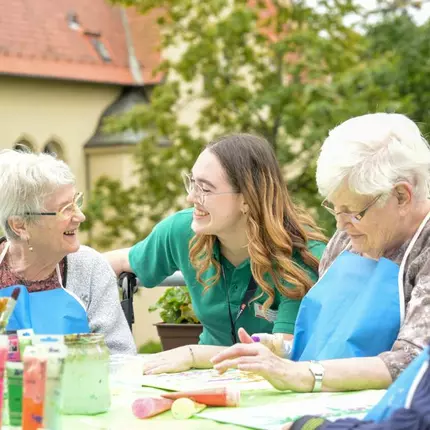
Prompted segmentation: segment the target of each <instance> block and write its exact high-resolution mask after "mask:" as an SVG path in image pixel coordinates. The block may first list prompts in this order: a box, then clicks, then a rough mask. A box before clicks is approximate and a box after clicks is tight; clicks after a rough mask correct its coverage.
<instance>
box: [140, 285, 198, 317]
mask: <svg viewBox="0 0 430 430" xmlns="http://www.w3.org/2000/svg"><path fill="white" fill-rule="evenodd" d="M148 310H149V312H154V311H157V310H159V311H160V317H161V319H162V320H163V322H165V323H171V324H182V323H190V324H199V320H198V319H197V317H196V315H195V313H194V311H193V308H192V305H191V298H190V293H189V292H188V288H187V287H170V288H167V289H166V291H165V293H164V294H163V295H162V296H161V297H160V298H159V299H158V300H157V302H156V303H155V305H152V306H150V307H149V308H148Z"/></svg>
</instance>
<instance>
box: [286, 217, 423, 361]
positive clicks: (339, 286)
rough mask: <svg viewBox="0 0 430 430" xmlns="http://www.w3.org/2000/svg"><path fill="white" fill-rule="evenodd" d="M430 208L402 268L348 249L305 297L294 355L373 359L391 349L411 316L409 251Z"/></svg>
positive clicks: (300, 311)
mask: <svg viewBox="0 0 430 430" xmlns="http://www.w3.org/2000/svg"><path fill="white" fill-rule="evenodd" d="M429 219H430V212H429V213H428V214H427V216H426V217H425V218H424V220H423V221H422V223H421V225H420V226H419V228H418V229H417V231H416V233H415V235H414V237H413V238H412V240H411V241H410V243H409V245H408V248H407V249H406V252H405V255H404V256H403V259H402V262H401V265H400V268H399V266H398V265H397V264H395V263H394V262H392V261H391V260H388V259H386V258H380V259H379V260H372V259H370V258H365V257H361V256H360V255H357V254H354V253H352V252H349V251H344V252H342V253H341V254H340V255H339V256H338V257H337V258H336V259H335V260H334V262H333V263H332V265H331V266H330V267H329V268H328V269H327V271H326V273H325V274H324V275H323V276H322V277H321V278H320V280H319V281H318V282H317V283H316V284H315V285H314V286H313V287H312V288H311V290H310V291H309V292H308V293H307V294H306V296H305V297H304V298H303V300H302V303H301V305H300V309H299V313H298V315H297V319H296V325H295V329H294V341H293V348H292V352H291V359H292V360H295V361H303V360H330V359H336V358H352V357H372V356H375V355H378V354H380V353H381V352H384V351H389V350H390V349H391V347H392V346H393V343H394V341H395V340H396V338H397V336H398V333H399V329H400V326H401V324H403V319H404V315H405V300H404V290H403V274H404V268H405V264H406V260H407V258H408V255H409V253H410V252H411V249H412V247H413V246H414V244H415V242H416V240H417V239H418V237H419V235H420V234H421V232H422V230H423V228H424V227H425V226H426V224H427V221H428V220H429Z"/></svg>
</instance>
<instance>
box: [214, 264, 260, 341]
mask: <svg viewBox="0 0 430 430" xmlns="http://www.w3.org/2000/svg"><path fill="white" fill-rule="evenodd" d="M221 270H222V279H223V284H224V288H225V294H226V297H227V306H228V316H229V319H230V328H231V339H232V341H233V344H235V343H237V336H236V328H235V324H236V323H237V320H238V319H239V318H240V316H241V315H242V314H243V311H244V310H245V309H246V307H247V306H248V305H249V302H250V301H251V299H252V297H253V296H254V294H255V292H256V291H257V284H256V283H255V280H254V277H253V276H252V275H251V279H250V280H249V283H248V288H247V289H246V292H245V295H244V296H243V300H242V303H241V304H240V306H239V310H238V311H237V314H236V318H235V319H234V320H233V316H232V314H231V308H230V295H229V294H228V287H227V281H226V278H225V272H224V267H222V266H221Z"/></svg>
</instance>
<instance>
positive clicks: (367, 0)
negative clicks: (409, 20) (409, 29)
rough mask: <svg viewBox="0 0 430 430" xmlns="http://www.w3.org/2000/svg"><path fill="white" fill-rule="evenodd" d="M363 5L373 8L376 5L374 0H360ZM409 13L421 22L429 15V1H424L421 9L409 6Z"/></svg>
mask: <svg viewBox="0 0 430 430" xmlns="http://www.w3.org/2000/svg"><path fill="white" fill-rule="evenodd" d="M360 3H361V4H362V6H363V7H365V8H369V9H374V8H375V7H376V6H377V1H376V0H360ZM411 14H412V16H413V17H414V19H415V21H416V22H417V23H418V24H422V23H424V22H425V21H427V19H428V18H429V17H430V3H424V4H423V6H422V7H421V9H419V10H417V9H414V8H411Z"/></svg>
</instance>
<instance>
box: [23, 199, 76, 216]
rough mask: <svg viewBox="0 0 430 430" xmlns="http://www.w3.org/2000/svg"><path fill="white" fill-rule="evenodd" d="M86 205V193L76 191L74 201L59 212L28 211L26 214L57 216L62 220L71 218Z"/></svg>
mask: <svg viewBox="0 0 430 430" xmlns="http://www.w3.org/2000/svg"><path fill="white" fill-rule="evenodd" d="M83 205H84V193H76V194H75V197H74V198H73V201H72V202H71V203H68V204H67V205H65V206H64V207H62V208H61V209H60V210H59V211H58V212H26V213H25V215H36V216H57V217H58V218H60V219H61V220H64V221H65V220H69V219H71V218H72V217H73V215H75V214H76V213H77V212H78V211H80V210H81V209H82V206H83Z"/></svg>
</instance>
